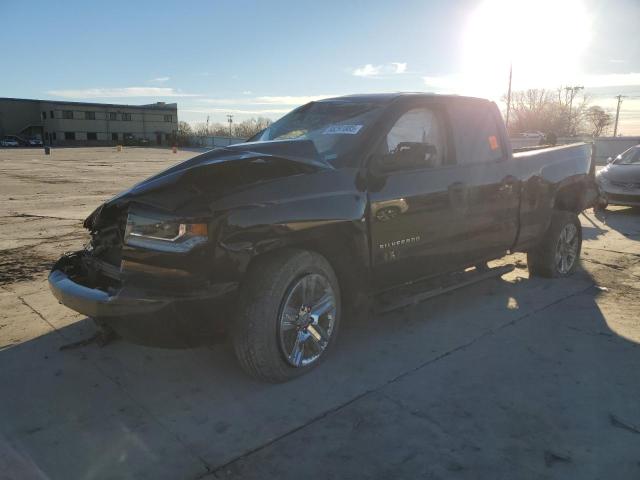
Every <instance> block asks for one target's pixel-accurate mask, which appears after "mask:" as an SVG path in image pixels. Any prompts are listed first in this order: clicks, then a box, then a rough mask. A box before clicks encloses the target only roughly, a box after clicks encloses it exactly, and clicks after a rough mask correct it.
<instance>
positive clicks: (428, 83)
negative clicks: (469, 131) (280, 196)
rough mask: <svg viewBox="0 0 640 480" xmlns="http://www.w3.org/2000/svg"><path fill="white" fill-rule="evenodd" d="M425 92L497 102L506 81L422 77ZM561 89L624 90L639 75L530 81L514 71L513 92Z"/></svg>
mask: <svg viewBox="0 0 640 480" xmlns="http://www.w3.org/2000/svg"><path fill="white" fill-rule="evenodd" d="M422 81H423V82H424V86H425V90H426V91H429V92H434V93H450V94H459V95H474V96H479V97H485V98H491V99H499V98H500V97H501V96H502V95H503V94H505V93H506V90H507V84H508V77H507V76H506V75H503V76H502V77H496V76H495V75H493V74H492V73H486V72H476V73H475V74H467V75H465V74H462V73H451V74H443V75H435V76H428V77H422ZM565 85H581V86H584V87H585V89H587V90H588V89H593V88H607V87H616V88H617V87H625V86H635V85H640V73H634V72H629V73H605V74H575V75H571V76H565V75H555V74H553V72H547V73H546V74H545V75H544V76H541V77H537V78H536V77H533V76H526V77H524V78H523V76H522V75H519V76H518V77H516V74H515V70H514V80H513V89H514V90H527V89H530V88H546V89H552V90H553V89H556V88H560V87H562V86H565Z"/></svg>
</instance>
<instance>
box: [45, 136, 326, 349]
mask: <svg viewBox="0 0 640 480" xmlns="http://www.w3.org/2000/svg"><path fill="white" fill-rule="evenodd" d="M326 170H332V167H331V166H330V165H328V164H326V163H323V162H322V161H321V160H319V158H318V153H317V151H316V150H315V147H314V146H313V143H312V142H309V141H299V142H289V141H282V142H273V143H264V144H262V143H260V144H247V145H244V146H237V147H227V148H225V149H217V150H213V151H211V152H207V153H205V154H202V155H199V156H197V157H194V158H192V159H190V160H187V161H186V162H183V163H181V164H178V165H175V166H173V167H170V168H169V169H167V170H165V171H163V172H160V173H158V174H157V175H154V176H152V177H150V178H148V179H146V180H144V181H142V182H140V183H138V184H137V185H134V186H133V187H132V188H130V189H128V190H125V191H123V192H122V193H120V194H118V195H116V196H115V197H113V198H112V199H110V200H109V201H107V202H106V203H104V204H103V205H101V206H100V207H99V208H97V209H96V210H95V211H94V212H93V213H91V215H89V216H88V217H87V219H86V220H85V221H84V227H85V228H86V229H87V230H89V232H90V234H91V242H90V245H88V246H87V248H86V249H85V250H83V251H80V252H76V253H73V254H70V255H65V256H64V257H62V258H61V259H60V260H59V261H58V262H57V263H56V264H55V265H54V267H53V270H52V272H51V274H50V275H49V284H50V287H51V290H52V292H53V294H54V295H55V297H56V298H57V299H58V300H59V301H60V302H61V303H63V304H64V305H66V306H68V307H70V308H71V309H73V310H75V311H77V312H79V313H82V314H84V315H87V316H89V317H92V318H94V319H96V320H97V321H98V323H99V324H101V325H108V326H109V327H111V328H112V329H113V330H115V331H116V333H118V334H120V335H121V336H122V337H125V338H127V339H130V340H133V341H135V342H137V343H143V344H151V345H161V346H193V345H198V344H202V343H209V342H211V341H212V340H216V339H217V338H219V337H220V335H221V333H222V332H223V331H225V330H226V326H227V319H229V318H232V317H233V309H234V307H235V298H236V293H237V290H238V286H239V282H240V281H241V276H242V271H243V269H244V268H246V265H247V263H248V261H249V257H250V254H251V252H252V250H251V248H250V247H251V245H250V244H249V245H248V246H247V245H246V242H245V247H247V248H244V249H243V250H242V252H235V251H234V250H233V249H228V248H226V247H224V242H222V241H221V240H220V239H219V238H218V236H219V235H221V234H220V230H221V229H224V228H225V227H226V228H228V229H230V230H233V229H234V228H239V227H237V226H236V225H233V224H229V223H228V221H227V220H228V218H229V217H230V216H233V212H234V209H235V210H238V209H243V208H246V206H247V205H253V206H254V208H255V205H256V203H259V204H265V203H267V202H269V201H270V202H271V203H275V200H273V199H272V200H269V198H278V197H279V196H282V194H283V193H282V192H283V191H284V190H283V189H282V188H281V187H278V186H277V182H278V181H279V180H282V179H288V178H298V176H300V175H303V174H306V173H311V172H318V171H326ZM271 184H274V187H273V188H272V189H271V190H269V189H268V185H271ZM256 188H262V190H261V192H262V194H261V195H259V196H258V197H256V195H254V194H252V193H251V192H252V191H254V192H255V189H256ZM267 190H269V191H268V193H265V191H267ZM265 195H266V196H265Z"/></svg>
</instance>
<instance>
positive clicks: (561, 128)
mask: <svg viewBox="0 0 640 480" xmlns="http://www.w3.org/2000/svg"><path fill="white" fill-rule="evenodd" d="M570 105H571V108H570ZM588 106H589V97H588V96H586V95H574V98H573V100H571V98H570V97H569V94H568V93H567V91H566V89H564V88H558V89H557V90H556V91H553V90H546V89H529V90H521V91H515V92H513V93H512V94H511V118H512V120H511V121H510V122H509V133H510V134H517V133H521V132H532V131H538V132H543V133H545V134H546V135H550V134H554V135H556V136H565V135H574V134H575V133H576V132H580V131H583V130H584V128H585V124H586V122H585V120H586V116H585V115H586V112H587V109H588Z"/></svg>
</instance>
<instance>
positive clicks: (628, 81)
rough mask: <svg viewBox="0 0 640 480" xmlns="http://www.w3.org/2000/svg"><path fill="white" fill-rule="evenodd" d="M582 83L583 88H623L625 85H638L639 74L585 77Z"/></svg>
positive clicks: (609, 74) (639, 82) (610, 74)
mask: <svg viewBox="0 0 640 480" xmlns="http://www.w3.org/2000/svg"><path fill="white" fill-rule="evenodd" d="M582 81H583V83H584V86H585V87H624V86H626V85H640V73H636V72H629V73H603V74H597V75H585V76H584V79H583V80H582Z"/></svg>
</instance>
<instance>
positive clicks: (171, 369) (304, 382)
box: [0, 148, 640, 480]
mask: <svg viewBox="0 0 640 480" xmlns="http://www.w3.org/2000/svg"><path fill="white" fill-rule="evenodd" d="M193 155H195V153H194V152H179V153H178V154H173V153H171V151H169V150H162V149H125V150H124V151H123V152H117V151H115V149H111V148H77V149H56V150H54V151H53V154H52V155H51V156H45V155H44V154H43V153H42V151H41V150H39V149H37V150H9V149H5V150H0V478H2V479H4V478H6V479H16V478H20V479H28V478H34V479H43V478H52V479H103V478H136V479H155V480H157V479H198V478H206V479H208V478H211V479H213V478H256V479H258V478H260V479H264V478H314V479H315V478H318V479H320V478H345V479H353V478H380V479H389V478H407V479H416V478H429V479H440V478H443V479H444V478H463V479H477V478H482V479H484V478H487V479H498V478H504V479H529V478H532V479H533V478H535V479H537V478H554V479H555V478H567V479H598V478H602V479H637V478H640V374H639V372H640V348H639V345H640V211H639V210H634V209H630V208H624V207H610V209H609V211H608V212H607V213H606V214H604V215H598V216H596V215H595V214H594V213H593V212H592V211H591V210H589V211H586V212H585V213H584V215H582V216H581V219H582V223H583V228H584V230H583V231H584V238H585V242H584V245H583V256H582V266H581V268H580V270H579V271H578V272H577V273H576V274H575V275H574V276H573V277H571V278H569V279H562V280H546V279H539V278H529V275H528V271H527V269H526V263H525V260H526V258H525V256H524V255H512V256H510V257H508V258H506V259H505V260H504V261H505V262H510V263H515V264H516V267H517V268H516V269H515V270H514V271H513V272H512V273H510V274H507V275H505V276H503V277H502V278H499V279H494V280H489V281H486V282H484V283H481V284H477V285H475V286H472V287H467V288H465V289H462V290H458V291H456V292H454V293H451V294H448V295H444V296H441V297H437V298H435V299H432V300H430V301H427V302H424V303H421V304H419V305H416V306H414V307H410V308H407V309H405V310H402V311H397V312H393V313H389V314H386V315H378V316H374V317H371V318H362V319H358V320H350V319H345V321H344V324H343V330H342V332H341V336H340V339H339V341H338V343H337V345H336V349H335V350H334V351H333V352H332V355H331V356H330V357H329V358H328V359H327V361H326V362H325V363H324V364H323V365H322V366H321V367H320V368H318V369H316V370H314V371H313V372H312V373H311V374H309V375H307V376H305V377H303V378H299V379H297V380H295V381H292V382H289V383H287V384H282V385H269V384H263V383H259V382H256V381H253V380H251V379H250V378H248V377H247V376H245V375H244V374H243V372H242V371H241V370H240V369H239V367H238V366H237V364H236V362H235V359H234V357H233V354H232V351H231V349H230V348H229V346H228V345H226V344H223V345H216V346H211V347H208V348H200V349H194V350H163V349H153V348H146V347H141V346H137V345H132V344H129V343H126V342H123V341H116V342H114V343H112V344H109V345H107V346H106V347H103V348H100V347H99V346H97V345H96V344H89V345H86V346H80V347H78V348H73V349H68V350H60V347H62V346H64V345H68V344H70V343H72V342H76V341H79V340H82V339H85V338H87V337H90V336H91V335H92V333H93V331H94V330H93V325H92V323H91V321H90V320H88V319H86V318H85V317H83V316H81V315H78V314H75V313H74V312H72V311H70V310H68V309H67V308H65V307H63V306H61V305H59V304H58V303H57V302H56V301H55V300H54V298H53V297H52V296H51V295H50V293H49V291H48V287H47V283H46V275H47V269H48V268H49V266H50V265H51V263H52V262H53V261H54V260H56V259H57V258H58V256H59V255H60V254H61V253H62V252H64V251H68V250H75V249H79V248H81V247H82V245H83V244H84V243H86V242H87V240H88V236H87V234H86V233H85V232H84V231H83V229H82V227H81V222H82V219H84V217H85V216H86V215H88V214H89V213H90V212H91V211H92V210H93V208H95V207H96V206H97V205H98V204H99V203H100V202H102V201H104V200H105V199H107V198H109V197H110V196H112V195H113V194H115V193H117V192H118V191H120V190H122V189H124V188H125V187H127V186H130V185H131V184H132V183H134V182H136V181H138V180H141V179H143V178H145V177H146V176H148V175H150V174H152V173H155V172H157V171H159V170H161V169H163V168H165V167H167V166H169V165H171V164H173V163H175V162H177V161H180V160H184V159H186V158H189V157H191V156H193Z"/></svg>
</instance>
